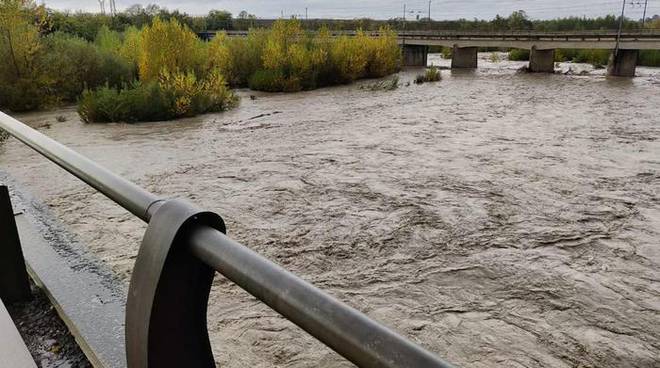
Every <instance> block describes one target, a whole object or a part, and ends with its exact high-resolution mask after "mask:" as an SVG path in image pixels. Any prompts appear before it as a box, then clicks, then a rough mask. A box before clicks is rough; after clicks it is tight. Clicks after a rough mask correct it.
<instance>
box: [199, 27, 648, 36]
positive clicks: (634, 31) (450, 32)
mask: <svg viewBox="0 0 660 368" xmlns="http://www.w3.org/2000/svg"><path fill="white" fill-rule="evenodd" d="M218 32H224V33H226V34H227V35H229V36H247V35H248V31H218ZM218 32H216V31H204V32H200V33H199V34H209V35H212V34H215V33H218ZM395 32H396V33H397V35H398V36H399V37H415V36H427V37H471V36H473V37H490V38H494V37H516V36H518V37H616V36H617V31H616V30H584V31H528V30H516V31H508V30H507V31H454V30H447V31H445V30H435V31H434V30H430V31H429V30H419V31H402V30H397V31H395ZM357 33H358V31H330V34H331V35H332V36H343V35H347V36H354V35H356V34H357ZM365 33H366V34H367V35H371V36H378V35H379V34H380V32H378V31H365ZM621 36H622V37H660V30H657V29H629V30H624V31H622V32H621Z"/></svg>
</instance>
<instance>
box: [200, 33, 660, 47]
mask: <svg viewBox="0 0 660 368" xmlns="http://www.w3.org/2000/svg"><path fill="white" fill-rule="evenodd" d="M215 33H216V32H201V33H200V35H205V36H207V37H208V36H211V37H212V36H213V35H214V34H215ZM356 33H357V32H356V31H335V32H333V33H332V34H333V35H334V36H341V35H349V36H350V35H355V34H356ZM227 34H228V35H229V36H236V37H241V36H246V35H247V32H246V31H228V32H227ZM368 34H370V35H378V32H368ZM397 35H398V40H399V43H400V44H406V45H425V46H445V47H453V46H458V47H502V48H521V49H531V48H532V47H536V48H537V49H609V50H611V49H614V48H615V47H616V40H617V32H616V31H611V30H607V31H571V32H538V31H498V32H483V31H469V32H463V31H398V32H397ZM619 48H621V49H630V50H660V30H636V31H625V32H622V33H621V39H620V44H619Z"/></svg>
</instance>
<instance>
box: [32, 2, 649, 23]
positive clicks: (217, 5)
mask: <svg viewBox="0 0 660 368" xmlns="http://www.w3.org/2000/svg"><path fill="white" fill-rule="evenodd" d="M37 1H38V2H40V3H41V2H44V3H45V4H46V6H48V7H50V8H55V9H60V10H85V11H95V12H96V11H99V5H98V1H97V0H83V1H80V0H78V1H76V0H37ZM106 1H108V0H106ZM627 1H628V4H630V3H640V4H639V5H627V11H626V16H628V17H631V18H635V19H638V18H641V17H642V10H643V5H644V0H627ZM115 2H116V4H117V9H118V10H122V9H125V8H126V7H128V6H130V5H132V4H142V5H146V4H149V3H155V4H158V5H160V6H164V7H166V8H168V9H171V10H174V9H179V10H180V11H184V12H187V13H189V14H194V15H200V14H206V13H207V12H208V11H209V10H211V9H224V10H228V11H230V12H232V13H233V14H238V13H239V12H240V11H241V10H246V11H248V12H249V13H251V14H255V15H257V16H258V17H260V18H276V17H279V16H280V15H281V14H282V13H283V14H284V16H285V17H289V16H291V15H293V14H296V15H299V16H302V17H304V14H305V8H308V11H309V17H310V18H357V17H370V18H377V19H389V18H394V17H400V16H402V14H403V4H404V3H405V4H406V6H407V9H408V11H409V12H408V15H407V17H409V18H415V17H416V15H417V14H420V17H425V16H426V15H427V13H428V0H366V1H365V0H363V1H352V0H332V1H327V0H326V1H323V0H287V1H273V0H270V1H268V0H218V1H208V0H202V1H192V0H181V1H176V0H160V1H153V0H152V1H141V0H115ZM648 2H649V5H648V10H647V14H648V15H653V14H660V0H648ZM621 4H622V2H621V1H620V0H432V1H431V17H432V18H433V19H457V18H468V19H471V18H475V17H476V18H480V19H490V18H493V17H494V16H495V15H496V14H500V15H508V14H510V13H511V12H512V11H514V10H519V9H522V10H525V11H526V12H527V13H528V14H529V15H530V16H531V17H532V18H538V19H546V18H554V17H558V16H561V17H565V16H598V15H606V14H619V13H620V12H621Z"/></svg>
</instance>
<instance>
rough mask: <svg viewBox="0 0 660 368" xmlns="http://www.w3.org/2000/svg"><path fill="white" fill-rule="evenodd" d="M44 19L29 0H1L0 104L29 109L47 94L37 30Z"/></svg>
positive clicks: (42, 11) (39, 7)
mask: <svg viewBox="0 0 660 368" xmlns="http://www.w3.org/2000/svg"><path fill="white" fill-rule="evenodd" d="M45 19H46V16H45V10H44V8H43V7H42V6H36V5H35V4H34V2H33V1H31V0H0V59H1V60H2V62H0V106H8V107H9V108H11V109H15V110H22V109H32V108H35V107H38V106H39V105H40V104H41V102H42V100H43V99H44V98H45V97H46V95H45V90H46V86H47V84H48V80H47V78H46V76H45V75H44V74H43V73H42V72H41V65H40V57H41V53H42V49H43V44H42V42H41V38H40V34H39V32H40V29H41V28H42V25H43V24H45Z"/></svg>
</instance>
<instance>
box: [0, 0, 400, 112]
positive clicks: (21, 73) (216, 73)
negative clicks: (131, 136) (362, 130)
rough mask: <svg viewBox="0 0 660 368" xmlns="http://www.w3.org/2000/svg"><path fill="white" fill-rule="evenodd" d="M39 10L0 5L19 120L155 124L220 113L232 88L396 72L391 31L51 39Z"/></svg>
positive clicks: (0, 40)
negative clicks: (54, 112)
mask: <svg viewBox="0 0 660 368" xmlns="http://www.w3.org/2000/svg"><path fill="white" fill-rule="evenodd" d="M49 21H50V20H49V15H48V13H47V12H46V11H45V9H44V8H43V6H36V5H35V4H34V3H32V2H30V1H25V0H5V1H2V2H0V56H1V57H3V60H7V62H5V63H1V64H0V107H2V108H7V109H10V110H12V111H25V110H32V109H38V108H42V107H47V106H51V105H56V104H59V103H63V102H79V107H78V110H79V113H80V116H81V117H82V119H83V120H84V121H88V122H110V121H126V122H134V121H145V120H149V121H155V120H166V119H174V118H178V117H184V116H192V115H196V114H201V113H206V112H214V111H223V110H225V109H228V108H231V107H232V106H234V105H235V104H236V102H237V98H236V96H235V95H234V94H233V92H232V91H231V90H230V87H250V88H252V89H255V90H262V91H270V92H295V91H300V90H308V89H314V88H318V87H323V86H328V85H334V84H340V83H350V82H353V81H355V80H356V79H360V78H372V77H383V76H386V75H389V74H391V73H394V72H396V71H397V70H398V69H399V66H400V59H401V53H400V49H399V47H398V45H397V42H396V35H395V33H394V32H392V31H389V30H387V29H382V30H381V32H380V35H379V36H377V37H372V36H369V35H367V34H366V33H363V32H358V34H357V35H356V36H343V37H331V35H330V32H329V31H328V30H327V29H322V30H321V31H319V32H314V33H311V32H307V31H304V30H303V29H302V27H301V23H300V22H299V21H296V20H289V21H284V20H281V21H277V22H275V23H274V24H273V26H272V27H271V28H269V29H255V30H251V31H250V32H249V35H248V36H247V37H245V38H238V37H237V38H230V37H227V36H226V35H224V34H218V36H217V37H216V38H214V39H213V40H212V41H210V42H205V41H202V40H200V39H199V38H198V37H197V36H196V35H195V33H194V32H192V31H191V30H190V29H189V28H188V27H187V26H185V25H182V24H181V23H179V21H177V19H175V18H171V19H169V20H161V19H159V18H158V17H156V18H154V19H153V21H152V22H151V23H150V24H148V25H146V26H144V27H143V28H141V29H138V28H136V27H132V26H131V27H128V28H127V29H126V30H125V31H124V32H117V31H112V30H110V29H109V28H108V27H107V26H102V27H100V28H99V31H98V33H97V35H96V37H95V39H94V40H93V41H87V40H85V39H83V38H80V37H78V36H74V35H70V34H66V33H61V32H49V29H50V26H49Z"/></svg>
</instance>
